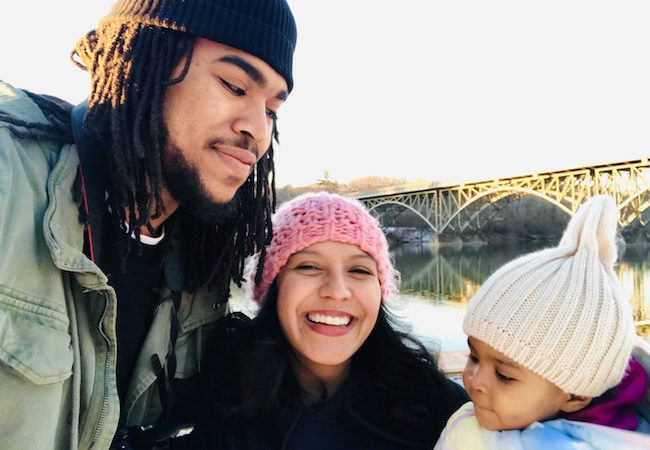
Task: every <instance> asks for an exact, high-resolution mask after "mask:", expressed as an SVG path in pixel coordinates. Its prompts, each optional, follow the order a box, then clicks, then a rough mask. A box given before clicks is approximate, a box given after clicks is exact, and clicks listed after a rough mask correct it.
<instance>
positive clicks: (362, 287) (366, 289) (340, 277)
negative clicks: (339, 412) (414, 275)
mask: <svg viewBox="0 0 650 450" xmlns="http://www.w3.org/2000/svg"><path fill="white" fill-rule="evenodd" d="M277 286H278V316H279V321H280V325H281V326H282V330H283V332H284V334H285V336H286V337H287V339H288V341H289V343H290V344H291V345H292V347H293V348H294V351H295V354H296V355H297V357H298V359H299V361H300V362H301V363H302V364H303V365H304V367H305V368H307V369H308V370H309V371H310V372H311V373H313V374H314V375H316V376H318V377H319V378H321V379H323V380H328V379H335V378H338V377H340V376H341V375H342V374H345V373H347V369H348V367H349V365H350V362H351V359H352V356H353V355H354V354H355V353H356V352H357V350H358V349H359V348H360V347H361V345H362V344H363V343H364V342H365V341H366V339H367V338H368V335H369V334H370V332H371V331H372V329H373V327H374V326H375V323H376V322H377V316H378V314H379V308H380V305H381V288H380V285H379V278H378V276H377V263H376V262H375V260H374V259H373V258H372V257H370V256H369V255H368V254H367V253H365V252H364V251H362V250H361V249H359V247H357V246H355V245H350V244H343V243H340V242H332V241H327V242H322V243H318V244H313V245H311V246H309V247H307V248H305V249H303V250H301V251H299V252H297V253H295V254H293V255H292V256H291V257H290V258H289V261H288V262H287V264H286V265H285V266H284V267H283V268H282V270H281V271H280V273H279V274H278V277H277Z"/></svg>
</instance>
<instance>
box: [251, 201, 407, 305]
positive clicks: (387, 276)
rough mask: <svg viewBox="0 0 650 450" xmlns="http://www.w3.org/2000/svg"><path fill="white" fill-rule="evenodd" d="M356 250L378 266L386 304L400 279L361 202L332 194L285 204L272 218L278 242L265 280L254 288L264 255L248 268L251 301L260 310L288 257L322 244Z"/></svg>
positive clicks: (274, 243) (271, 250) (269, 254)
mask: <svg viewBox="0 0 650 450" xmlns="http://www.w3.org/2000/svg"><path fill="white" fill-rule="evenodd" d="M325 241H335V242H342V243H345V244H352V245H356V246H357V247H359V248H360V249H361V250H363V251H364V252H366V253H368V254H369V255H370V256H371V257H372V258H373V259H374V260H375V261H376V262H377V271H378V278H379V284H380V286H381V296H382V300H384V301H386V300H387V299H389V298H390V297H391V295H393V294H394V293H396V292H397V285H398V280H399V278H398V274H397V272H396V271H395V268H394V267H393V264H392V262H391V258H390V255H389V253H388V242H387V241H386V236H385V235H384V232H383V231H382V229H381V228H380V226H379V223H378V221H377V220H376V219H375V218H374V217H372V216H371V215H370V213H369V212H368V210H367V209H366V208H365V206H364V205H363V204H362V203H361V202H359V201H358V200H354V199H351V198H347V197H342V196H340V195H337V194H330V193H327V192H318V193H307V194H303V195H300V196H298V197H296V198H294V199H292V200H289V201H288V202H286V203H284V204H282V205H281V206H280V208H278V211H277V212H276V213H275V215H274V216H273V239H272V240H271V243H270V244H269V246H268V247H267V249H266V258H265V260H264V270H263V272H262V279H261V281H260V282H259V283H258V284H255V273H256V272H257V265H258V261H259V254H257V255H255V256H254V257H253V259H252V260H251V261H252V264H251V265H250V266H249V270H250V281H251V282H252V283H253V284H254V285H253V289H252V298H253V300H254V301H256V302H257V303H258V304H261V303H262V302H263V301H264V299H265V298H266V295H267V293H268V291H269V287H270V286H271V284H272V283H273V281H274V280H275V277H277V275H278V273H279V272H280V269H282V267H283V266H284V265H285V264H286V263H287V261H288V260H289V257H290V256H291V255H293V254H294V253H296V252H299V251H300V250H302V249H304V248H307V247H309V246H310V245H312V244H317V243H319V242H325Z"/></svg>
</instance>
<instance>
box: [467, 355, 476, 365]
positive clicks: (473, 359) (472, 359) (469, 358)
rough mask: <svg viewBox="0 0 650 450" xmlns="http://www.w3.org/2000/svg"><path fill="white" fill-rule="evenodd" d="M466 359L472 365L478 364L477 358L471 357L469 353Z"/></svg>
mask: <svg viewBox="0 0 650 450" xmlns="http://www.w3.org/2000/svg"><path fill="white" fill-rule="evenodd" d="M467 359H468V360H469V361H470V362H471V363H472V364H478V358H477V357H476V356H475V355H472V354H471V353H470V354H469V356H468V357H467Z"/></svg>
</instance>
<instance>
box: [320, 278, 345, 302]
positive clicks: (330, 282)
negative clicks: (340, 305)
mask: <svg viewBox="0 0 650 450" xmlns="http://www.w3.org/2000/svg"><path fill="white" fill-rule="evenodd" d="M350 292H351V291H350V286H349V284H348V282H347V280H346V278H345V276H344V275H343V274H341V273H338V272H332V273H329V274H327V276H326V277H325V279H324V281H323V285H322V286H321V295H322V296H323V297H327V298H332V299H346V298H348V297H350Z"/></svg>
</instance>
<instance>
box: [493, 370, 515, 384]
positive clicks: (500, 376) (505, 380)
mask: <svg viewBox="0 0 650 450" xmlns="http://www.w3.org/2000/svg"><path fill="white" fill-rule="evenodd" d="M496 374H497V378H498V379H499V381H501V382H503V383H509V382H511V381H514V378H510V377H507V376H505V375H504V374H502V373H500V372H499V371H497V372H496Z"/></svg>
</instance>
